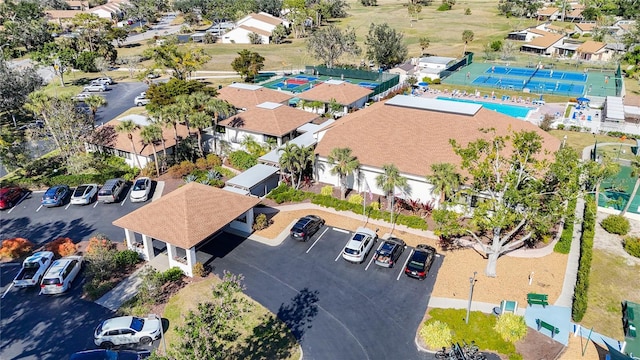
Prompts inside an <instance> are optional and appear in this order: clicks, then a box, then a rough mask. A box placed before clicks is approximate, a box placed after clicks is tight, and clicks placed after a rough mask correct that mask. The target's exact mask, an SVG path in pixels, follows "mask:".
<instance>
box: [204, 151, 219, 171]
mask: <svg viewBox="0 0 640 360" xmlns="http://www.w3.org/2000/svg"><path fill="white" fill-rule="evenodd" d="M206 159H207V166H208V168H209V169H213V168H215V167H216V166H220V165H222V159H220V156H218V155H216V154H209V155H207V157H206Z"/></svg>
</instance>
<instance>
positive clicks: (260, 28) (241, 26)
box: [222, 12, 289, 44]
mask: <svg viewBox="0 0 640 360" xmlns="http://www.w3.org/2000/svg"><path fill="white" fill-rule="evenodd" d="M278 25H283V26H284V27H289V22H288V21H287V20H283V19H280V18H277V17H275V16H273V15H271V14H268V13H265V12H260V13H257V14H255V13H253V14H249V15H247V16H245V17H243V18H242V19H240V20H238V21H237V22H236V28H234V29H233V30H231V31H228V32H227V33H225V34H224V35H222V43H223V44H250V43H251V41H250V40H249V34H252V33H255V34H257V35H258V36H259V37H260V40H261V43H262V44H269V42H270V40H271V34H272V33H273V30H274V29H275V28H276V26H278Z"/></svg>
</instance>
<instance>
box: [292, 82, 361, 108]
mask: <svg viewBox="0 0 640 360" xmlns="http://www.w3.org/2000/svg"><path fill="white" fill-rule="evenodd" d="M371 93H373V90H371V89H367V88H365V87H362V86H359V85H355V84H351V83H348V82H346V81H344V82H341V83H340V84H330V83H322V84H320V85H316V86H314V87H313V88H312V89H309V90H307V91H305V92H303V93H301V94H300V95H298V97H299V98H300V99H304V100H310V101H322V102H324V103H329V102H331V99H335V100H336V102H337V103H338V104H341V105H351V104H353V103H354V102H356V101H358V100H360V99H362V98H363V97H367V96H369V95H371Z"/></svg>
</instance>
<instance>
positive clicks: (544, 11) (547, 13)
mask: <svg viewBox="0 0 640 360" xmlns="http://www.w3.org/2000/svg"><path fill="white" fill-rule="evenodd" d="M556 12H558V8H557V7H548V8H546V9H540V10H538V16H551V15H553V14H555V13H556Z"/></svg>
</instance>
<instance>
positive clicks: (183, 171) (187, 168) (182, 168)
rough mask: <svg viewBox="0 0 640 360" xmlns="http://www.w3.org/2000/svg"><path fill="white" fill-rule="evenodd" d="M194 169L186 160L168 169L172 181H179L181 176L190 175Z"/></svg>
mask: <svg viewBox="0 0 640 360" xmlns="http://www.w3.org/2000/svg"><path fill="white" fill-rule="evenodd" d="M195 169H196V166H195V165H194V164H193V163H192V162H191V161H188V160H184V161H182V162H181V163H180V164H175V165H173V166H172V167H170V168H169V175H170V176H171V177H172V178H174V179H180V178H181V177H183V176H186V175H187V174H189V173H191V172H192V171H193V170H195Z"/></svg>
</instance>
